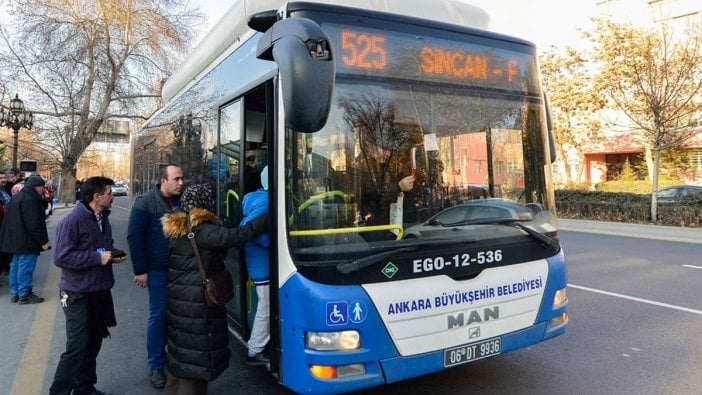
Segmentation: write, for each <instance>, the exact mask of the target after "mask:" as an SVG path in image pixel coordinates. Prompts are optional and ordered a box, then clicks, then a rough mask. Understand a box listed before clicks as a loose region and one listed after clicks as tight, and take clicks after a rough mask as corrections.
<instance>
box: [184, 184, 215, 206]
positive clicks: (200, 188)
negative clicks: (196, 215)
mask: <svg viewBox="0 0 702 395" xmlns="http://www.w3.org/2000/svg"><path fill="white" fill-rule="evenodd" d="M180 206H181V207H182V208H183V210H185V211H187V212H190V210H192V209H193V208H195V207H197V208H203V209H205V210H208V211H211V212H213V213H214V212H215V201H214V196H213V193H212V185H210V184H193V185H190V186H189V187H187V188H185V191H184V192H183V195H182V196H181V197H180Z"/></svg>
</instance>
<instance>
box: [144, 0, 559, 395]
mask: <svg viewBox="0 0 702 395" xmlns="http://www.w3.org/2000/svg"><path fill="white" fill-rule="evenodd" d="M342 4H343V5H342ZM487 19H488V18H487V15H486V14H485V13H484V12H483V11H482V10H480V9H478V8H476V7H473V6H470V5H467V4H465V3H463V2H462V1H459V0H421V1H420V0H411V1H410V0H404V1H391V0H373V1H370V0H332V1H308V2H284V1H281V0H238V1H237V2H236V3H235V4H234V5H233V7H232V9H231V10H230V11H229V12H227V13H226V14H225V15H224V16H223V17H222V20H221V21H220V22H219V23H218V24H217V25H216V26H215V28H214V29H213V31H212V32H211V33H210V34H209V35H208V36H207V37H206V38H205V39H204V40H203V42H202V43H201V44H200V45H199V46H198V47H197V48H196V49H195V50H194V52H193V53H192V55H190V56H189V57H188V59H187V60H186V61H185V62H184V64H183V65H182V66H181V67H180V69H179V70H177V71H176V72H175V73H174V74H173V75H172V76H171V77H170V78H169V79H168V80H167V81H166V83H165V85H164V86H163V106H162V108H161V109H160V110H159V111H158V112H157V113H156V114H155V115H154V116H153V117H152V118H151V119H149V120H148V122H147V123H146V124H145V125H144V127H143V128H142V129H141V130H140V131H139V132H138V133H137V135H136V136H134V138H133V139H132V146H133V155H132V161H133V162H132V191H133V192H134V193H136V194H139V193H142V192H143V191H144V190H145V189H146V188H149V187H151V186H153V185H154V183H155V182H156V181H157V180H158V174H159V167H160V166H163V165H165V164H167V163H176V164H179V165H180V166H181V167H182V168H183V171H184V174H185V177H186V180H195V179H200V180H202V179H206V180H209V181H211V182H212V183H214V184H215V185H216V186H217V193H218V196H219V204H218V211H219V212H218V214H219V216H220V218H221V220H222V221H223V223H225V224H227V226H237V225H238V224H239V221H240V220H241V212H240V211H241V208H240V201H241V199H242V197H243V195H244V194H245V193H247V191H249V190H251V189H255V188H256V187H258V185H256V183H257V177H256V174H257V172H259V171H260V170H261V169H262V168H263V167H264V166H268V168H269V179H270V189H269V192H270V197H271V200H270V201H271V206H270V213H271V237H272V245H273V246H274V247H273V248H272V249H271V251H270V257H271V260H270V261H271V268H270V269H271V306H270V308H271V340H270V343H269V345H268V348H269V349H268V353H269V355H270V361H271V362H270V365H269V366H268V367H267V368H268V369H269V370H270V372H271V374H272V376H273V377H274V378H275V379H276V380H277V381H278V382H280V383H281V384H282V385H283V386H285V387H288V388H290V389H292V390H293V391H296V392H299V393H320V394H321V393H324V394H329V393H341V392H348V391H354V390H359V389H363V388H367V387H372V386H377V385H382V384H385V383H391V382H396V381H399V380H404V379H408V378H411V377H416V376H420V375H425V374H428V373H432V372H437V371H441V370H444V369H448V368H452V367H455V366H458V365H462V364H465V363H469V362H472V361H475V360H479V359H482V358H487V357H491V356H494V355H498V354H503V353H507V352H509V351H513V350H517V349H520V348H524V347H527V346H531V345H534V344H536V343H539V342H541V341H544V340H546V339H550V338H553V337H555V336H558V335H560V334H563V333H564V332H565V329H566V326H567V323H568V315H567V304H568V300H567V297H566V285H567V278H566V265H565V257H564V255H563V251H562V249H561V247H560V244H559V238H558V233H557V229H556V215H555V210H554V192H553V189H552V183H551V179H550V164H551V161H552V160H553V158H552V156H553V149H552V143H550V142H551V140H550V131H549V122H548V113H547V106H546V101H545V98H544V94H543V92H542V88H541V84H540V80H539V71H538V66H537V58H536V48H535V47H534V45H533V44H531V43H529V42H527V41H524V40H521V39H518V38H514V37H508V36H504V35H499V34H495V33H492V32H489V31H488V30H486V29H487ZM252 175H253V176H252ZM244 259H245V257H244V256H243V254H242V252H241V251H239V250H236V249H232V250H231V251H229V253H228V255H227V261H226V262H227V265H228V269H229V270H230V272H231V273H232V275H233V277H234V283H235V285H236V292H237V293H236V296H235V298H234V299H233V300H232V301H231V302H230V303H229V305H228V316H229V323H230V329H231V332H232V334H233V335H234V336H235V337H236V338H238V339H240V340H241V341H245V340H246V339H248V336H249V332H250V325H251V322H252V318H253V317H252V315H251V314H252V311H253V310H255V305H256V299H255V292H252V290H253V287H252V283H251V281H250V280H249V278H248V275H247V272H246V266H245V261H244Z"/></svg>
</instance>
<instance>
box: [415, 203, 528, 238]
mask: <svg viewBox="0 0 702 395" xmlns="http://www.w3.org/2000/svg"><path fill="white" fill-rule="evenodd" d="M533 206H534V207H527V206H524V205H521V204H519V203H517V202H515V201H512V200H508V199H500V198H488V199H478V200H470V201H467V202H465V203H461V204H457V205H455V206H453V207H449V208H447V209H445V210H443V211H441V212H440V213H438V214H435V215H434V216H432V217H430V218H429V219H427V220H426V221H424V222H423V223H421V224H418V225H414V226H410V227H409V228H407V229H406V230H405V238H417V237H431V236H439V235H442V234H446V233H447V232H450V231H451V228H459V227H469V226H473V225H474V224H475V223H480V222H486V221H487V222H489V221H490V220H491V219H494V220H503V219H513V220H514V221H531V220H532V219H533V218H534V216H535V215H537V214H538V213H539V212H540V211H541V208H540V207H539V206H538V205H533ZM453 224H455V226H452V225H453Z"/></svg>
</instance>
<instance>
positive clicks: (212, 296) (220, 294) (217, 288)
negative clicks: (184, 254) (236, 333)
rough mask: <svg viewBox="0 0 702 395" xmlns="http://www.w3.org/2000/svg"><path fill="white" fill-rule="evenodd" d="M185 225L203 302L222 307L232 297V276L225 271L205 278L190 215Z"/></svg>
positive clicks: (210, 305)
mask: <svg viewBox="0 0 702 395" xmlns="http://www.w3.org/2000/svg"><path fill="white" fill-rule="evenodd" d="M187 224H188V239H190V244H192V246H193V250H194V251H195V259H196V260H197V266H198V270H199V272H200V276H201V277H202V285H203V287H204V289H205V300H206V301H207V306H209V307H217V306H224V305H225V304H227V302H229V301H230V300H232V298H233V297H234V283H233V282H232V276H231V275H230V274H229V271H228V270H227V269H224V270H220V271H218V272H214V273H212V274H210V275H209V277H208V276H207V273H206V272H205V267H204V266H203V265H202V258H201V257H200V250H198V248H197V243H196V242H195V233H193V230H192V227H191V225H190V214H188V215H187Z"/></svg>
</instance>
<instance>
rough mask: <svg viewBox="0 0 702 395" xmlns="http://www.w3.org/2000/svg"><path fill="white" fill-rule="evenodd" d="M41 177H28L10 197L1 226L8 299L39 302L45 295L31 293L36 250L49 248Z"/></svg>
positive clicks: (21, 301) (30, 302)
mask: <svg viewBox="0 0 702 395" xmlns="http://www.w3.org/2000/svg"><path fill="white" fill-rule="evenodd" d="M43 201H44V179H43V178H41V177H40V176H31V177H29V178H28V179H27V182H26V183H25V186H24V188H22V190H21V191H19V192H18V193H17V194H16V195H15V196H13V197H12V199H11V200H10V204H9V205H8V206H7V207H6V212H5V219H4V220H3V221H2V227H1V228H0V250H1V251H3V252H7V253H11V254H13V255H12V262H11V263H10V301H11V302H12V303H15V302H17V303H18V304H32V303H41V302H43V301H44V298H42V297H39V296H37V295H35V294H34V292H32V283H33V282H34V268H35V267H36V264H37V258H38V257H39V253H40V252H42V251H47V250H48V249H50V248H51V245H50V244H49V235H48V233H47V231H46V216H45V215H44V208H43Z"/></svg>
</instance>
